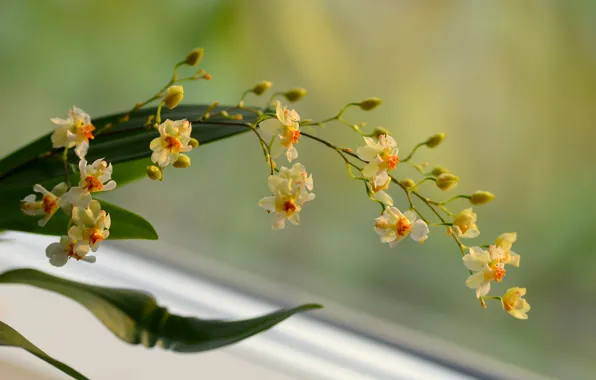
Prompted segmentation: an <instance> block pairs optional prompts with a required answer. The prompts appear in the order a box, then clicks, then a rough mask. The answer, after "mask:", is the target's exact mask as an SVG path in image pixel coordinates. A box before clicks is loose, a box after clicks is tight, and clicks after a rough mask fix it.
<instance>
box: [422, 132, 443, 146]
mask: <svg viewBox="0 0 596 380" xmlns="http://www.w3.org/2000/svg"><path fill="white" fill-rule="evenodd" d="M443 140H445V134H444V133H443V132H441V133H437V134H436V135H432V136H430V137H429V138H428V140H426V143H425V144H426V146H427V147H429V148H435V147H437V146H439V145H441V143H442V142H443Z"/></svg>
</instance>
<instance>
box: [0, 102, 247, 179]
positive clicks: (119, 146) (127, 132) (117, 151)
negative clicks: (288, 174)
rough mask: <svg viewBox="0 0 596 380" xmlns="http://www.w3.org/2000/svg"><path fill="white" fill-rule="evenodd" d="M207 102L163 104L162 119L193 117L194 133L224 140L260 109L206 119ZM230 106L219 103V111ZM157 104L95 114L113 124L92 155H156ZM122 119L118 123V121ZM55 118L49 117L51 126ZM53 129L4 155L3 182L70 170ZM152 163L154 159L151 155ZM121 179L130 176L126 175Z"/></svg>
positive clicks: (100, 123)
mask: <svg viewBox="0 0 596 380" xmlns="http://www.w3.org/2000/svg"><path fill="white" fill-rule="evenodd" d="M208 107H209V106H207V105H181V106H178V107H176V108H175V109H173V110H167V109H165V110H163V112H162V120H166V119H172V120H180V119H187V120H189V121H190V122H192V123H193V129H192V136H193V137H194V138H196V139H197V140H199V142H200V144H201V145H204V144H208V143H210V142H213V141H218V140H221V139H224V138H226V137H230V136H234V135H237V134H240V133H243V132H247V131H249V128H248V126H249V125H250V124H251V123H253V122H254V121H255V120H256V118H257V115H256V113H254V112H249V111H246V110H242V109H238V110H234V111H231V113H234V114H235V113H242V115H243V117H244V119H243V120H240V121H238V120H229V119H225V118H222V117H217V116H216V117H213V118H210V119H208V120H206V121H202V120H201V117H202V116H203V114H204V112H205V110H206V109H207V108H208ZM228 108H229V107H217V108H216V109H215V110H214V111H213V112H214V113H216V112H218V111H220V110H223V109H228ZM155 112H156V109H155V108H145V109H141V110H139V111H136V112H134V113H132V114H130V116H129V119H128V121H124V122H118V123H117V121H118V120H120V119H121V118H122V117H123V116H124V115H126V113H119V114H116V115H110V116H106V117H102V118H98V119H92V122H93V124H94V125H95V127H96V128H97V130H101V129H102V128H103V127H105V126H106V125H108V124H110V123H112V125H113V127H111V128H110V129H108V130H106V131H105V132H104V133H100V134H98V135H96V138H95V139H94V140H92V141H91V144H90V147H89V152H88V153H87V161H89V162H91V161H94V160H96V159H98V158H105V159H106V161H108V162H111V163H112V164H113V165H116V164H120V163H123V162H128V161H134V160H138V159H141V158H145V157H149V156H151V150H150V149H149V143H150V142H151V140H153V139H154V138H155V137H157V136H158V135H159V133H158V132H157V131H156V130H155V129H154V128H146V127H144V125H145V123H146V121H147V117H148V116H150V115H153V114H155ZM115 123H117V124H115ZM50 127H51V124H50V123H49V121H48V128H50ZM50 136H51V133H49V134H47V135H45V136H43V137H40V138H39V139H38V140H36V141H34V142H32V143H31V144H29V145H27V146H25V147H23V148H21V149H19V150H17V151H16V152H13V153H12V154H10V155H9V156H7V157H5V158H4V159H2V160H1V161H0V184H1V185H2V186H21V185H33V184H35V183H41V182H44V181H47V180H50V179H58V178H61V177H62V176H63V175H64V164H63V162H62V151H63V149H61V148H60V149H53V148H52V142H51V139H50ZM68 160H69V162H70V163H73V164H77V163H78V161H79V160H78V158H77V157H76V156H75V155H74V152H72V151H70V152H69V157H68ZM147 163H148V164H149V161H147ZM142 167H143V171H142V172H141V173H138V172H136V171H135V172H131V173H130V175H131V177H130V179H134V178H138V177H139V176H141V175H142V174H144V166H142ZM114 172H115V173H116V170H115V171H114ZM119 180H121V181H125V182H126V181H128V179H127V178H122V177H120V178H119Z"/></svg>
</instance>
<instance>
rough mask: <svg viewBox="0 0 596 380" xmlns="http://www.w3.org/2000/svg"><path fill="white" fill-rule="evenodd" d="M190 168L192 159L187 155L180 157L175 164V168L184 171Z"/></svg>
mask: <svg viewBox="0 0 596 380" xmlns="http://www.w3.org/2000/svg"><path fill="white" fill-rule="evenodd" d="M189 166H190V157H188V156H187V155H186V154H181V155H179V156H178V159H177V160H176V162H174V167H175V168H179V169H182V168H187V167H189Z"/></svg>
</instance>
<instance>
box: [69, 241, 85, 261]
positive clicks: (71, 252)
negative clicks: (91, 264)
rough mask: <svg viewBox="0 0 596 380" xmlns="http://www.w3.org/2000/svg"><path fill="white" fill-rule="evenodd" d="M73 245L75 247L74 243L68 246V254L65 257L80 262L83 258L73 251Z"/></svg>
mask: <svg viewBox="0 0 596 380" xmlns="http://www.w3.org/2000/svg"><path fill="white" fill-rule="evenodd" d="M75 245H76V244H75V243H70V244H69V245H68V253H67V256H68V257H74V258H75V259H77V260H81V259H82V258H83V256H80V255H78V254H77V253H76V252H75V250H74V248H75Z"/></svg>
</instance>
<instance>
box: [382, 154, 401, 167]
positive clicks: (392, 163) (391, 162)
mask: <svg viewBox="0 0 596 380" xmlns="http://www.w3.org/2000/svg"><path fill="white" fill-rule="evenodd" d="M385 161H386V162H387V168H389V169H391V170H394V169H395V167H396V166H397V164H399V157H397V156H389V157H387V158H386V159H385Z"/></svg>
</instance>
